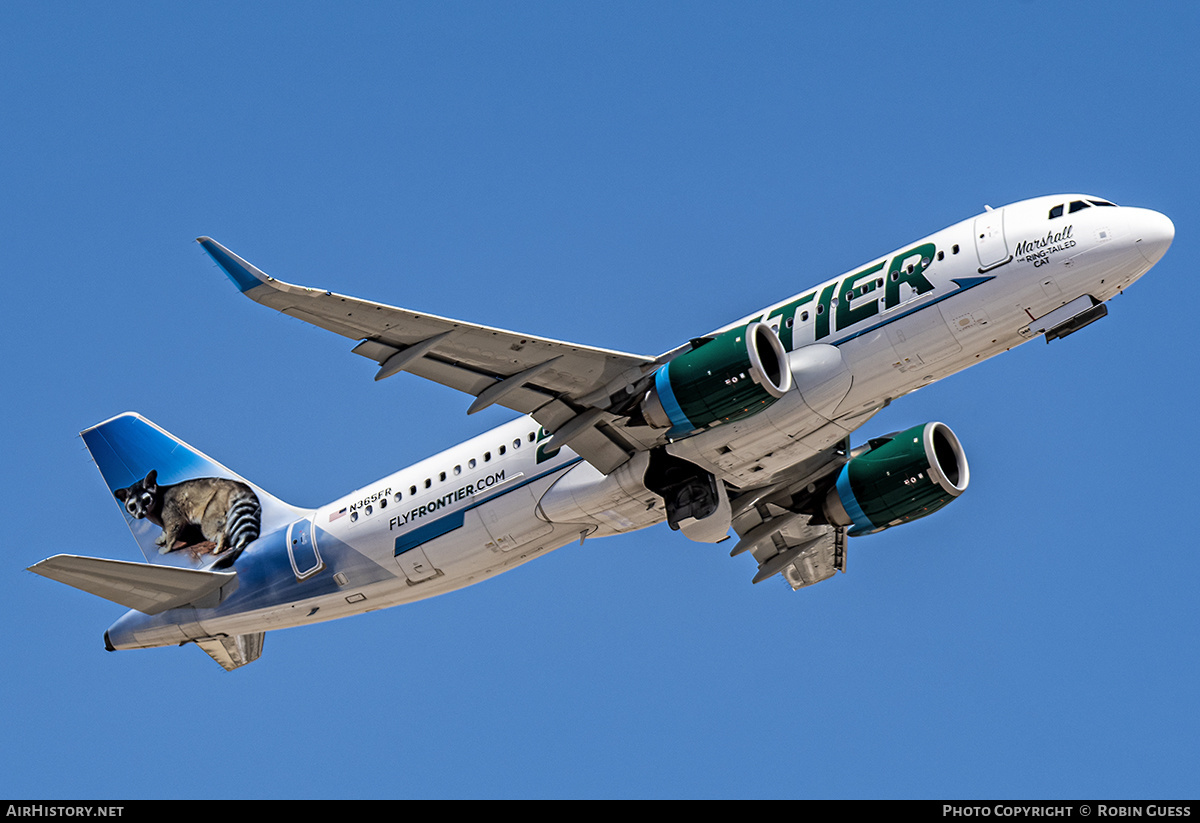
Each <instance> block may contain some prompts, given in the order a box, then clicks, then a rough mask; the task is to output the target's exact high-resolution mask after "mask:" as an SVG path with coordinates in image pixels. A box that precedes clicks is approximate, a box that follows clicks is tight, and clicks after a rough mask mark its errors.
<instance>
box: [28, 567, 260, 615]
mask: <svg viewBox="0 0 1200 823" xmlns="http://www.w3.org/2000/svg"><path fill="white" fill-rule="evenodd" d="M29 571H31V572H33V573H35V574H40V575H41V576H42V577H48V578H50V579H51V580H57V581H58V582H59V583H66V584H67V585H68V586H74V587H75V588H77V589H81V590H83V591H85V592H87V593H89V594H94V595H96V596H97V597H103V598H104V599H105V600H111V601H113V602H114V603H120V604H121V605H122V606H125V607H126V608H129V609H136V610H137V611H139V612H142V613H144V614H158V613H160V612H165V611H167V610H168V609H176V608H179V607H180V606H187V605H195V606H198V607H212V606H216V605H217V604H218V603H219V602H220V601H221V600H224V599H225V598H226V597H228V596H229V595H230V594H232V593H233V591H234V589H236V587H237V572H214V571H201V570H199V569H184V568H177V567H174V566H155V565H151V564H149V563H130V562H127V561H124V560H106V559H103V558H99V557H80V556H79V555H73V554H57V555H55V556H54V557H49V558H47V559H45V560H43V561H41V562H40V563H35V564H34V565H32V566H30V567H29Z"/></svg>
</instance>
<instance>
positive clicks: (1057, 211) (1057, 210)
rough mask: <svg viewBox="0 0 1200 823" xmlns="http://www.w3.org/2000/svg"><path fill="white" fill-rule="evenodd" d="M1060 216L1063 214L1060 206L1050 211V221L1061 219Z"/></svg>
mask: <svg viewBox="0 0 1200 823" xmlns="http://www.w3.org/2000/svg"><path fill="white" fill-rule="evenodd" d="M1062 214H1063V207H1062V205H1061V204H1060V205H1057V206H1055V207H1054V208H1052V209H1050V219H1051V220H1053V219H1054V218H1055V217H1062Z"/></svg>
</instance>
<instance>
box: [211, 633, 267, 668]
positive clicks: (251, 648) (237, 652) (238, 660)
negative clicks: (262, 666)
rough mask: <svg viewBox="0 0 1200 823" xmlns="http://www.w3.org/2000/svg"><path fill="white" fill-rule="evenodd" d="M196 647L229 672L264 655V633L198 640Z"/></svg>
mask: <svg viewBox="0 0 1200 823" xmlns="http://www.w3.org/2000/svg"><path fill="white" fill-rule="evenodd" d="M196 645H197V646H199V647H200V648H202V649H204V652H205V654H207V655H208V656H209V657H211V658H212V659H213V660H215V661H217V662H218V663H220V664H221V668H223V669H224V670H225V671H227V672H231V671H233V670H234V669H236V668H238V667H239V666H245V665H246V664H247V663H253V662H254V661H255V660H257V659H258V656H259V655H260V654H262V650H263V632H256V633H255V634H239V635H237V636H236V637H230V636H229V635H222V636H220V637H206V638H204V639H203V640H197V641H196Z"/></svg>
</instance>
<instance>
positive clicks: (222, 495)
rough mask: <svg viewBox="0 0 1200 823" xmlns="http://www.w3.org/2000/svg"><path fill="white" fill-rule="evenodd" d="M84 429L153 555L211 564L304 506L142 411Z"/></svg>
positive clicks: (171, 561) (145, 550)
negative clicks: (257, 482) (274, 492)
mask: <svg viewBox="0 0 1200 823" xmlns="http://www.w3.org/2000/svg"><path fill="white" fill-rule="evenodd" d="M80 436H81V437H82V438H83V442H84V443H85V444H86V445H87V448H88V451H89V452H91V455H92V459H93V460H95V461H96V466H97V467H98V468H99V469H100V474H101V475H103V477H104V482H105V483H107V484H108V488H109V491H111V492H112V493H113V498H114V502H116V503H117V505H119V506H120V507H121V512H122V513H123V514H124V516H125V521H126V523H127V524H128V525H129V530H130V531H131V532H132V533H133V537H134V539H135V540H136V541H137V543H138V546H139V548H141V550H142V554H143V556H144V557H145V558H146V560H147V561H149V562H150V563H155V564H163V565H170V566H180V567H184V568H202V567H207V566H210V565H212V564H213V563H215V562H217V561H219V560H222V559H230V558H232V557H235V556H236V555H237V553H239V552H241V551H242V550H243V549H245V548H246V547H247V546H249V545H250V544H251V543H253V542H254V541H255V540H257V539H258V537H259V535H261V534H266V533H268V532H271V531H274V530H275V529H277V528H280V527H281V526H283V525H285V524H287V523H290V522H292V521H293V520H295V519H296V518H298V517H301V516H303V514H304V510H303V509H298V508H296V507H295V506H291V505H288V504H287V503H284V502H283V501H282V500H279V499H278V498H276V497H274V496H272V495H270V494H268V493H267V492H265V491H263V490H262V489H261V488H259V487H258V486H256V485H255V484H253V483H251V482H250V481H248V480H246V479H245V478H244V477H241V476H239V475H238V474H236V473H234V472H232V471H230V470H229V469H227V468H225V467H224V466H222V465H221V464H220V463H218V462H216V461H215V460H213V459H212V458H211V457H208V456H207V455H205V454H203V453H201V452H199V451H197V450H196V449H194V448H192V447H191V446H189V445H188V444H187V443H184V442H183V441H182V440H180V439H179V438H177V437H175V436H174V435H172V434H170V433H168V432H166V431H164V430H163V429H160V428H159V427H158V426H156V425H154V424H153V423H151V422H150V421H149V420H146V419H145V418H144V417H142V416H141V415H138V414H134V413H132V412H127V413H125V414H121V415H118V416H116V417H114V418H112V419H111V420H106V421H104V422H103V423H100V424H99V425H97V426H93V427H92V428H90V429H87V430H86V431H83V432H81V433H80Z"/></svg>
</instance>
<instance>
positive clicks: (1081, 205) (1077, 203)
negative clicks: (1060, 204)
mask: <svg viewBox="0 0 1200 823" xmlns="http://www.w3.org/2000/svg"><path fill="white" fill-rule="evenodd" d="M1086 208H1090V206H1088V204H1087V203H1085V202H1083V201H1082V200H1072V201H1071V208H1070V211H1068V212H1067V213H1068V214H1074V213H1075V212H1077V211H1082V210H1083V209H1086Z"/></svg>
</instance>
